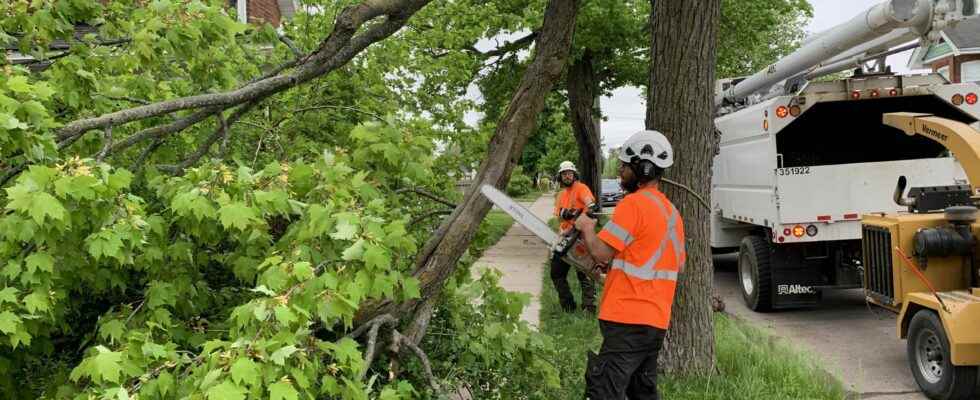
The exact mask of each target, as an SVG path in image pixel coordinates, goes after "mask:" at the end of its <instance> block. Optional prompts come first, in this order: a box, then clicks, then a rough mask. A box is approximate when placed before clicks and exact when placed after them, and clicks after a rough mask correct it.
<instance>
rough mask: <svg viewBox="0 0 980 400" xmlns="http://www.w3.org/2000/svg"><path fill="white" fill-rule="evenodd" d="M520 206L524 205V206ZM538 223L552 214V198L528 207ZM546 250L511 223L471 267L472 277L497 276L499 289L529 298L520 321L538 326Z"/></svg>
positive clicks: (518, 226) (547, 195) (533, 237)
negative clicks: (494, 273)
mask: <svg viewBox="0 0 980 400" xmlns="http://www.w3.org/2000/svg"><path fill="white" fill-rule="evenodd" d="M523 205H524V206H526V207H527V206H528V204H526V203H524V204H523ZM528 209H529V210H531V212H532V213H534V215H536V216H537V217H538V218H540V219H541V220H542V221H548V220H549V219H550V218H551V213H552V211H553V210H554V197H553V196H552V195H551V194H545V195H543V196H541V197H540V198H538V200H536V201H535V202H534V203H533V204H531V205H530V206H529V207H528ZM548 252H549V249H548V246H547V245H546V244H545V243H544V242H543V241H541V239H538V237H537V236H534V234H532V233H531V232H530V231H528V230H527V229H525V228H524V227H523V226H520V225H519V224H517V223H514V225H512V226H511V227H510V229H509V230H508V231H507V233H506V234H504V236H503V237H502V238H500V241H498V242H497V244H495V245H493V246H492V247H490V248H489V249H487V250H486V251H484V252H483V256H482V257H480V259H479V260H477V261H476V263H474V264H473V268H472V273H473V274H474V277H478V276H479V275H480V274H482V273H483V271H485V270H486V269H487V268H494V269H496V270H498V271H500V272H501V274H502V275H501V277H500V286H501V287H503V288H504V289H507V290H509V291H512V292H521V293H527V294H530V295H531V303H530V304H529V305H528V306H527V307H525V308H524V312H523V313H522V314H521V319H522V320H525V321H527V322H528V323H529V324H531V325H532V326H534V327H537V326H538V323H539V318H538V314H539V313H540V311H541V289H542V288H541V279H542V277H543V275H542V274H544V273H545V262H547V261H548Z"/></svg>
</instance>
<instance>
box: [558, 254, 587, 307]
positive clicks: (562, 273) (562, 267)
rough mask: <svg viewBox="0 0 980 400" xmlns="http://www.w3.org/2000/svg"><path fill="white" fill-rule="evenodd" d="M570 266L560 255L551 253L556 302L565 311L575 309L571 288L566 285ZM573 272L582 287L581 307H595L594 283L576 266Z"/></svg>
mask: <svg viewBox="0 0 980 400" xmlns="http://www.w3.org/2000/svg"><path fill="white" fill-rule="evenodd" d="M571 267H572V266H571V265H568V263H567V262H565V260H562V259H561V257H556V256H554V254H552V257H551V282H552V283H554V284H555V290H557V291H558V302H559V303H561V308H562V309H563V310H565V311H572V310H574V309H575V298H574V297H572V289H571V288H569V287H568V270H569V268H571ZM575 272H576V273H575V275H576V276H578V284H579V286H580V287H581V289H582V307H595V283H593V282H592V279H591V278H589V276H588V275H586V274H584V273H582V271H579V270H578V269H577V268H576V269H575Z"/></svg>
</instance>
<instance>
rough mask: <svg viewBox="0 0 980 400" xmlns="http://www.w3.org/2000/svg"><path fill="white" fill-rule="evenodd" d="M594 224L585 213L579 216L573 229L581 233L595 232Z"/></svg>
mask: <svg viewBox="0 0 980 400" xmlns="http://www.w3.org/2000/svg"><path fill="white" fill-rule="evenodd" d="M595 223H596V221H595V220H594V219H592V218H589V216H588V215H587V214H586V213H582V215H579V216H578V219H576V220H575V229H578V230H580V231H582V232H595Z"/></svg>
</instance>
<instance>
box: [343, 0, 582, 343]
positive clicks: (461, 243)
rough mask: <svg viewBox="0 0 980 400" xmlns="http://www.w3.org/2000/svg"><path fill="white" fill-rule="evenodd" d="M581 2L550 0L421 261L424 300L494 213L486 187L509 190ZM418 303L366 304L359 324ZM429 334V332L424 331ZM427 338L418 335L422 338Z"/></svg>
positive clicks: (438, 286) (566, 49)
mask: <svg viewBox="0 0 980 400" xmlns="http://www.w3.org/2000/svg"><path fill="white" fill-rule="evenodd" d="M578 5H579V0H550V1H549V2H548V6H547V8H546V9H545V13H544V22H543V24H542V27H541V30H540V34H539V35H538V37H537V39H536V46H535V47H536V48H535V55H534V60H533V61H532V62H531V64H530V65H529V66H528V68H527V70H526V71H525V72H524V76H523V77H522V78H521V83H520V85H519V86H518V87H517V89H516V91H515V92H514V96H513V97H512V98H511V101H510V103H509V104H508V106H507V109H506V111H505V112H504V114H503V115H502V116H501V117H500V120H499V121H498V123H497V129H496V131H495V132H494V135H493V137H492V138H491V139H490V144H489V146H488V149H487V157H486V158H485V159H484V160H483V163H482V164H481V165H480V169H479V172H477V176H476V178H475V179H474V181H473V184H472V185H471V186H470V187H469V189H467V191H466V195H465V196H464V198H463V200H462V201H461V202H460V204H459V205H458V206H457V207H456V209H455V210H454V211H453V213H452V214H450V215H449V216H448V217H446V218H445V219H443V221H442V224H441V225H440V226H439V228H437V229H436V231H435V232H434V233H433V235H432V237H431V238H430V239H429V240H428V241H427V242H426V244H425V246H424V247H423V248H422V251H421V252H419V255H418V257H417V258H416V268H417V269H416V271H415V273H414V276H415V277H416V278H418V279H419V281H420V286H421V299H428V298H431V297H433V296H437V295H439V293H440V291H441V290H442V287H443V284H444V283H445V281H446V279H447V278H448V277H449V276H450V275H451V274H452V272H453V271H454V270H455V269H456V266H457V265H458V264H459V258H460V257H461V256H462V254H463V252H464V251H466V249H467V248H468V247H469V244H470V241H471V240H472V239H473V235H474V234H475V233H476V230H477V228H479V226H480V222H481V221H483V218H484V217H486V215H487V212H489V211H490V206H491V204H490V202H489V201H488V200H487V199H486V198H485V197H483V195H481V194H480V186H482V185H484V184H490V185H493V186H495V187H497V188H500V189H503V188H505V187H507V182H508V181H509V180H510V173H511V171H512V170H513V169H514V166H516V165H517V163H518V161H520V158H521V154H522V152H523V150H524V145H525V144H526V143H527V140H528V138H529V137H530V135H531V132H532V131H533V129H534V127H535V126H536V124H537V118H538V114H540V113H541V110H542V109H543V108H544V101H545V97H546V96H547V94H548V93H549V92H550V91H551V90H552V88H553V87H554V85H555V83H556V82H558V80H559V79H561V74H562V69H563V67H564V66H565V63H566V62H567V59H568V54H569V51H570V48H571V42H572V34H573V32H574V28H575V17H576V14H577V12H578ZM417 304H418V301H413V302H407V303H404V304H393V303H382V304H365V305H363V306H362V307H361V311H360V313H359V314H358V317H357V321H359V322H363V321H368V320H370V319H371V318H373V317H374V316H377V315H379V314H382V313H385V312H387V310H391V309H395V308H397V309H399V312H397V313H395V315H409V313H410V312H411V311H412V310H413V309H414V308H415V306H416V305H417ZM423 329H424V328H423ZM422 333H424V331H423V332H419V333H417V334H418V335H419V336H418V337H421V334H422Z"/></svg>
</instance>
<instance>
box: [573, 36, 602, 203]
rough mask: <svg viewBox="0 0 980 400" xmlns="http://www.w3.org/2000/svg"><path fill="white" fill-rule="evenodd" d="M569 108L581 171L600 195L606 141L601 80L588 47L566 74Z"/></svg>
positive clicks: (590, 186)
mask: <svg viewBox="0 0 980 400" xmlns="http://www.w3.org/2000/svg"><path fill="white" fill-rule="evenodd" d="M566 86H567V89H568V109H569V111H570V112H571V119H572V132H574V133H575V141H576V142H578V171H579V177H580V179H582V183H585V184H586V185H587V186H588V187H589V189H591V190H592V193H594V194H595V196H596V198H597V199H598V198H599V196H600V195H601V194H602V192H601V190H602V185H600V182H601V180H600V179H602V161H603V159H602V148H601V146H602V142H601V141H600V140H599V125H598V124H597V123H596V122H597V118H596V115H597V114H598V112H597V111H598V110H596V109H595V106H596V104H597V102H596V97H597V95H598V92H599V81H598V79H597V77H596V74H595V70H594V68H593V66H592V51H590V50H589V49H585V52H584V53H583V54H582V57H580V58H579V59H577V60H575V62H574V63H572V65H571V67H569V69H568V74H567V77H566Z"/></svg>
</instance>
